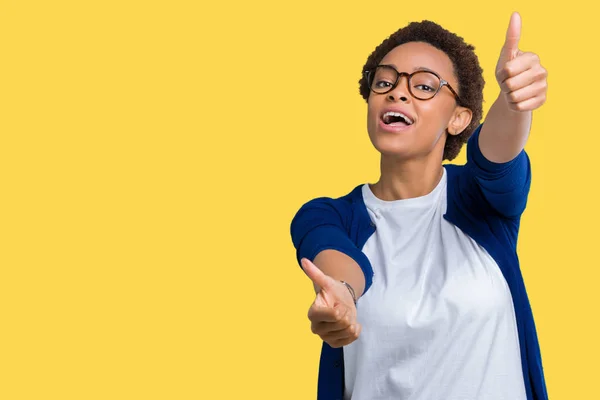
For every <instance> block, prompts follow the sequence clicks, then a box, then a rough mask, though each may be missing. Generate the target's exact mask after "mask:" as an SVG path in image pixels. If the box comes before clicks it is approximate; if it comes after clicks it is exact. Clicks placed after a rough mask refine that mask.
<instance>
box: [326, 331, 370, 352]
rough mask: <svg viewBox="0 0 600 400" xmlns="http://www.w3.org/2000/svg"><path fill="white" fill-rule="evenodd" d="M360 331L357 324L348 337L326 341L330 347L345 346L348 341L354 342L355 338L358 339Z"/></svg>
mask: <svg viewBox="0 0 600 400" xmlns="http://www.w3.org/2000/svg"><path fill="white" fill-rule="evenodd" d="M361 331H362V326H361V325H358V328H357V330H356V331H355V333H354V334H353V335H351V336H350V337H348V338H345V339H333V340H330V341H327V343H328V344H329V345H330V346H331V347H334V348H339V347H343V346H347V345H349V344H350V343H352V342H354V341H355V340H356V339H358V337H359V336H360V332H361Z"/></svg>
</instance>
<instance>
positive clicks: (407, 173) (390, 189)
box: [370, 155, 444, 201]
mask: <svg viewBox="0 0 600 400" xmlns="http://www.w3.org/2000/svg"><path fill="white" fill-rule="evenodd" d="M380 168H381V177H380V178H379V181H378V182H377V183H375V184H373V185H370V187H371V191H372V192H373V194H374V195H375V196H377V197H378V198H380V199H381V200H386V201H393V200H403V199H410V198H414V197H421V196H425V195H427V194H429V193H431V192H432V191H433V189H435V187H436V186H437V185H438V183H439V182H440V179H441V178H442V174H443V168H444V167H443V165H442V163H441V160H439V159H437V158H435V157H424V158H422V159H412V160H398V159H394V158H392V157H389V156H385V155H382V156H381V162H380Z"/></svg>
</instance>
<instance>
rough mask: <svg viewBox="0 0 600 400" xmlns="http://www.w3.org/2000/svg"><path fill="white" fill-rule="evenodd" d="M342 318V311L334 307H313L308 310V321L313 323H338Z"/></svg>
mask: <svg viewBox="0 0 600 400" xmlns="http://www.w3.org/2000/svg"><path fill="white" fill-rule="evenodd" d="M341 317H342V316H341V311H340V310H337V309H335V308H332V307H319V306H316V305H313V306H312V307H311V308H310V309H309V310H308V319H309V320H311V321H313V322H338V321H339V320H340V318H341Z"/></svg>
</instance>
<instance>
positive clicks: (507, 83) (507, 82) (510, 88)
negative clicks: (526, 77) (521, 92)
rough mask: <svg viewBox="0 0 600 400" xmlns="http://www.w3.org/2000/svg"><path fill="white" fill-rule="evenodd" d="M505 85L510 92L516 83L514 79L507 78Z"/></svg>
mask: <svg viewBox="0 0 600 400" xmlns="http://www.w3.org/2000/svg"><path fill="white" fill-rule="evenodd" d="M505 85H506V88H507V89H508V90H509V91H511V92H512V91H513V90H515V89H516V88H517V87H516V86H517V85H516V83H515V81H514V79H509V80H507V81H506V82H505Z"/></svg>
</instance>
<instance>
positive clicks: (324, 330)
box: [311, 314, 356, 335]
mask: <svg viewBox="0 0 600 400" xmlns="http://www.w3.org/2000/svg"><path fill="white" fill-rule="evenodd" d="M355 322H356V321H355V318H352V317H351V316H350V315H349V314H347V315H345V316H343V317H341V318H340V319H339V320H337V321H334V322H331V321H327V322H322V321H313V323H312V324H311V330H312V332H313V333H315V334H317V335H328V334H335V333H336V332H340V331H343V330H344V329H347V328H349V327H350V326H352V325H353V324H354V323H355Z"/></svg>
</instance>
